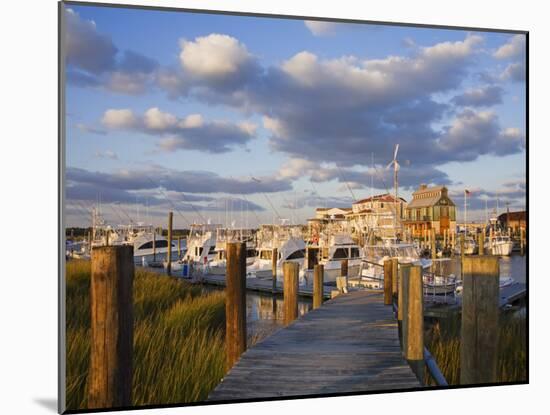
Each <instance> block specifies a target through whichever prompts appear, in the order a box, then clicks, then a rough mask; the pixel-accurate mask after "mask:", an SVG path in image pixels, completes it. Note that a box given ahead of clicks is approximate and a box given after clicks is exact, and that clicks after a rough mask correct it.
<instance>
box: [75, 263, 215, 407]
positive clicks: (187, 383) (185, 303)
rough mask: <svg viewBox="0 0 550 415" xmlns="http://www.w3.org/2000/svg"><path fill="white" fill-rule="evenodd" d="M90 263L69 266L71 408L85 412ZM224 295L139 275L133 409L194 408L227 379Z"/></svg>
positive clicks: (88, 345) (88, 354) (136, 299)
mask: <svg viewBox="0 0 550 415" xmlns="http://www.w3.org/2000/svg"><path fill="white" fill-rule="evenodd" d="M90 273H91V269H90V262H89V261H83V260H77V261H69V262H68V263H67V299H66V304H67V320H66V325H67V385H66V387H67V407H68V409H84V408H86V406H87V402H86V400H87V399H86V387H87V378H88V366H89V358H90V300H89V291H90ZM224 322H225V306H224V293H223V292H221V291H218V292H212V293H208V294H204V293H202V290H201V288H200V287H196V286H191V285H190V284H188V283H185V282H183V281H181V280H177V279H175V278H170V277H166V276H162V275H158V274H154V273H150V272H147V271H144V270H141V269H139V268H137V269H136V275H135V279H134V379H133V392H132V399H133V402H132V403H133V404H134V405H148V404H170V403H185V402H196V401H201V400H204V399H206V397H207V396H208V393H209V392H210V391H211V390H212V389H213V388H214V387H215V386H216V385H217V384H218V383H219V381H220V380H221V378H222V377H223V375H224V374H225V368H224V365H225V345H224Z"/></svg>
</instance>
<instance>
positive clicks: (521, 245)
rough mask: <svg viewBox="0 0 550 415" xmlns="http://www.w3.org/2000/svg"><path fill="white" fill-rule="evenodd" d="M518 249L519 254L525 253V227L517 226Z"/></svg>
mask: <svg viewBox="0 0 550 415" xmlns="http://www.w3.org/2000/svg"><path fill="white" fill-rule="evenodd" d="M519 250H520V254H521V256H523V255H524V254H525V229H524V228H519Z"/></svg>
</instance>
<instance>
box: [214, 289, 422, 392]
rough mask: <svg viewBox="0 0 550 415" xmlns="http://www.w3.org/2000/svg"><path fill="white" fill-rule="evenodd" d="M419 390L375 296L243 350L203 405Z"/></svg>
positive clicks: (346, 297) (343, 303)
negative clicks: (381, 391) (214, 402)
mask: <svg viewBox="0 0 550 415" xmlns="http://www.w3.org/2000/svg"><path fill="white" fill-rule="evenodd" d="M419 387H421V385H420V382H419V381H418V380H417V378H416V376H415V375H414V374H413V372H412V370H411V368H410V366H409V365H408V364H407V362H406V360H405V359H404V358H403V356H402V352H401V347H400V343H399V337H398V329H397V321H396V319H395V317H394V315H393V312H392V307H391V306H385V305H384V298H383V295H382V293H380V292H372V291H371V292H369V291H354V292H351V293H349V294H342V295H339V296H337V297H336V298H334V299H332V300H330V301H327V302H326V303H325V304H323V306H322V307H320V308H317V309H315V310H312V311H310V312H309V313H307V314H306V315H305V316H303V317H302V318H300V319H298V320H296V321H294V322H293V323H292V324H290V325H289V326H287V327H285V328H282V329H280V330H279V331H277V332H275V333H274V334H273V335H271V336H270V337H268V338H267V339H265V340H264V341H262V342H261V343H259V344H257V345H255V346H254V347H252V348H251V349H249V350H247V351H246V352H245V353H244V354H243V355H242V356H241V359H240V360H239V361H238V362H237V364H236V365H235V366H233V368H232V369H231V370H230V371H229V373H228V374H227V375H226V377H225V378H224V379H223V380H222V382H221V383H220V384H219V385H218V386H217V387H216V389H215V390H214V391H212V393H211V394H210V396H209V398H208V400H209V401H220V400H221V401H246V400H256V399H264V398H273V397H292V396H305V395H309V396H315V395H326V394H339V393H350V392H371V391H380V390H388V389H409V388H419Z"/></svg>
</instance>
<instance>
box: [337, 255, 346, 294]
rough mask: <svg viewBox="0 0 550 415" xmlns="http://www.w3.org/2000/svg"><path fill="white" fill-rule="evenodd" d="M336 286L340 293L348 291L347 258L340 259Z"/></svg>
mask: <svg viewBox="0 0 550 415" xmlns="http://www.w3.org/2000/svg"><path fill="white" fill-rule="evenodd" d="M336 288H338V291H340V293H347V292H348V260H347V259H342V260H341V261H340V276H339V277H336Z"/></svg>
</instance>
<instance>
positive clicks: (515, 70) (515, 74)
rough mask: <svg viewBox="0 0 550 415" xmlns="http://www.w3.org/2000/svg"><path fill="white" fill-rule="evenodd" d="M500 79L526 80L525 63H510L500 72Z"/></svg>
mask: <svg viewBox="0 0 550 415" xmlns="http://www.w3.org/2000/svg"><path fill="white" fill-rule="evenodd" d="M500 79H501V80H503V81H508V80H511V81H515V82H522V81H525V65H524V64H523V63H520V62H516V63H511V64H509V65H508V66H507V67H506V69H504V71H502V73H501V74H500Z"/></svg>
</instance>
